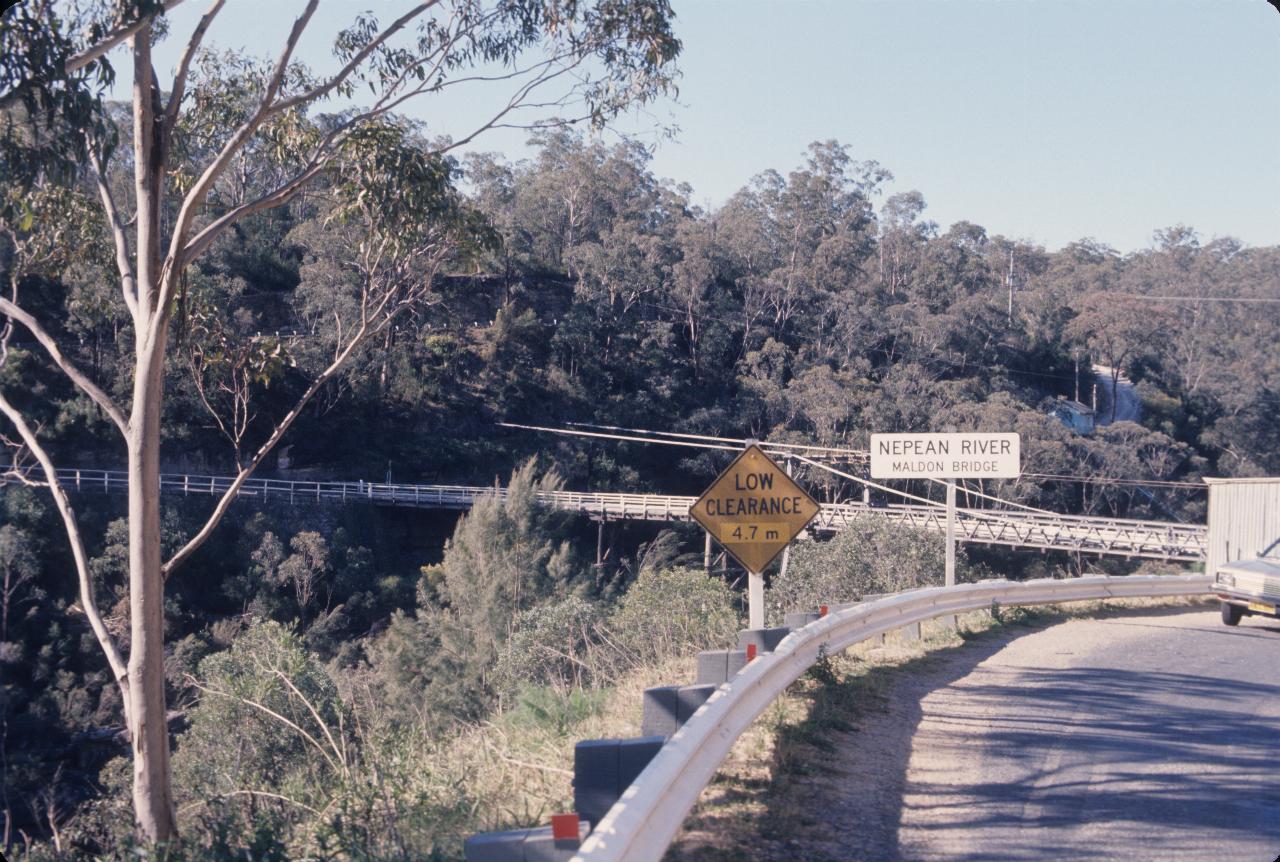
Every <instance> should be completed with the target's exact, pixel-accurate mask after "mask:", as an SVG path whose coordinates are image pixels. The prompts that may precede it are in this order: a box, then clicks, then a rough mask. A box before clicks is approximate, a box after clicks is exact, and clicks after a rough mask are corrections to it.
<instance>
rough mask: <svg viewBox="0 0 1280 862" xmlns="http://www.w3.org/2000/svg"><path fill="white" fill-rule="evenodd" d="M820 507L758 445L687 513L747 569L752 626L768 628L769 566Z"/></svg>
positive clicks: (737, 462)
mask: <svg viewBox="0 0 1280 862" xmlns="http://www.w3.org/2000/svg"><path fill="white" fill-rule="evenodd" d="M820 509H821V507H820V506H819V505H818V504H817V502H816V501H815V500H814V499H813V498H812V497H810V496H809V493H808V492H807V491H805V490H804V489H803V488H801V487H800V486H799V485H797V484H796V483H795V481H794V480H793V479H792V478H791V477H790V476H788V475H787V474H786V473H784V472H783V471H782V470H781V469H780V468H779V467H778V465H777V464H775V463H774V462H773V459H771V458H770V457H769V456H768V455H767V454H765V452H764V450H762V449H761V448H760V447H759V446H756V445H755V444H752V445H750V446H748V447H747V448H746V449H745V450H744V451H743V452H742V454H741V455H739V456H738V457H737V458H735V459H734V460H733V463H732V464H730V465H729V466H728V467H726V468H725V471H724V472H723V473H721V474H720V475H719V477H717V478H716V480H715V481H714V482H712V483H711V487H710V488H708V489H707V490H706V491H705V492H704V493H703V495H702V496H701V497H699V498H698V499H697V500H696V501H695V502H694V504H693V505H692V506H690V507H689V516H690V517H692V518H693V519H694V520H695V521H697V522H698V523H699V524H701V525H702V526H703V528H704V529H705V530H706V531H707V533H708V535H710V536H712V537H713V538H714V539H715V540H716V541H717V542H719V543H720V545H721V546H722V547H723V548H724V549H725V551H727V552H728V553H729V554H730V555H731V556H732V557H733V558H734V559H735V560H737V561H738V562H739V563H741V564H742V567H743V568H744V569H746V570H747V574H748V575H749V578H748V581H747V617H748V624H749V625H750V627H751V628H753V629H759V628H764V570H765V568H766V567H767V566H768V565H769V563H771V562H773V560H774V558H775V557H777V556H778V554H779V553H780V552H782V550H783V549H784V548H786V547H787V545H788V544H790V542H791V540H792V539H794V538H795V537H796V536H797V535H798V534H799V533H800V531H801V530H803V529H804V528H805V525H807V524H808V523H809V522H810V521H811V520H813V517H814V516H815V515H817V514H818V512H819V510H820Z"/></svg>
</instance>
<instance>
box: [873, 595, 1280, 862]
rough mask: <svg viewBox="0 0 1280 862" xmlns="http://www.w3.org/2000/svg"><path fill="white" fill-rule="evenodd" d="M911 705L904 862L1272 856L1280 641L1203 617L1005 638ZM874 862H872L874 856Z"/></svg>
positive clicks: (1268, 623) (890, 851) (1269, 629)
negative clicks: (914, 712)
mask: <svg viewBox="0 0 1280 862" xmlns="http://www.w3.org/2000/svg"><path fill="white" fill-rule="evenodd" d="M917 703H918V707H919V709H918V713H917V714H918V717H919V720H918V723H917V724H916V726H915V731H914V734H913V736H912V739H911V745H910V757H909V762H908V766H907V770H906V776H905V782H904V784H903V786H902V795H901V796H900V812H899V815H900V816H899V823H898V829H897V830H896V831H897V842H896V843H897V846H896V847H883V848H882V850H883V851H884V856H883V857H882V858H900V859H904V860H906V859H911V860H942V859H947V860H979V859H981V860H1032V859H1035V860H1041V859H1047V858H1053V859H1080V860H1095V859H1096V860H1103V859H1150V860H1173V859H1179V860H1182V859H1185V860H1206V859H1221V860H1262V862H1271V860H1273V859H1275V858H1276V856H1277V855H1278V854H1280V626H1277V625H1276V624H1275V621H1273V620H1260V619H1250V620H1246V621H1245V622H1244V623H1242V625H1241V626H1240V627H1239V628H1237V629H1229V628H1226V627H1224V626H1222V625H1221V623H1220V622H1219V621H1218V619H1217V614H1216V613H1215V612H1212V611H1193V612H1188V611H1185V610H1184V611H1181V612H1177V613H1166V614H1156V615H1153V614H1143V615H1133V616H1126V617H1118V618H1112V619H1105V620H1098V621H1073V622H1068V623H1063V624H1059V625H1056V626H1053V627H1051V628H1049V629H1046V630H1044V631H1040V632H1035V633H1032V634H1029V635H1026V636H1023V637H1021V638H1017V639H1014V640H1011V641H1010V642H1008V643H1007V644H1006V645H1004V646H1003V647H1002V648H999V649H997V650H995V651H993V652H991V653H990V655H988V656H987V657H986V658H984V659H983V660H982V661H980V662H979V663H977V664H976V666H973V667H972V668H971V669H970V670H969V671H968V672H967V673H965V674H963V675H962V676H958V677H956V678H955V679H953V680H952V681H950V682H949V683H947V684H945V685H943V686H941V687H939V688H936V689H935V690H933V691H931V692H930V693H928V694H927V695H926V696H924V697H923V699H921V700H919V701H917ZM870 858H874V857H870Z"/></svg>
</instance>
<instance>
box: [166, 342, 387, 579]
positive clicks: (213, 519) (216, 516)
mask: <svg viewBox="0 0 1280 862" xmlns="http://www.w3.org/2000/svg"><path fill="white" fill-rule="evenodd" d="M371 332H372V330H370V329H369V328H367V327H364V328H362V329H361V330H360V331H357V333H356V335H355V336H354V337H353V338H352V339H351V341H350V342H349V343H348V344H347V346H346V348H344V349H343V350H342V352H341V353H339V354H338V355H337V356H336V357H334V359H333V361H332V362H330V363H329V365H328V367H327V368H325V369H324V371H322V372H320V374H319V376H317V377H316V379H315V380H313V381H312V382H311V385H310V386H308V387H307V391H306V392H304V393H303V394H302V397H300V398H299V399H298V401H297V403H295V404H294V405H293V409H291V410H290V411H289V412H288V413H286V414H285V416H284V418H283V419H281V420H280V422H279V424H277V425H276V428H275V430H274V431H273V432H272V433H271V436H270V437H269V438H268V439H267V442H265V443H263V444H262V446H261V447H260V448H259V449H258V451H257V452H255V453H254V455H253V458H252V459H250V461H249V463H248V464H247V465H246V466H245V467H243V468H242V469H241V470H240V472H239V473H237V474H236V477H235V479H233V480H232V482H231V485H230V487H228V488H227V490H226V492H225V493H223V495H222V497H221V498H219V500H218V503H217V505H216V506H214V509H213V513H212V514H211V515H210V516H209V520H208V521H206V522H205V525H204V526H203V527H201V528H200V532H198V533H196V534H195V535H194V536H192V537H191V540H190V541H189V542H187V543H186V544H185V545H183V546H182V548H181V549H180V550H179V551H178V552H177V553H175V554H174V555H173V556H172V557H170V558H169V561H168V562H166V563H165V564H164V567H163V572H164V577H165V579H166V580H168V578H169V576H170V575H172V574H173V571H174V569H176V568H177V567H178V566H180V565H182V564H183V563H184V562H186V560H187V558H188V557H190V556H191V555H192V554H194V553H195V552H196V551H197V550H198V549H199V548H200V546H201V545H203V544H204V543H205V542H206V541H207V540H208V538H209V536H210V535H212V534H213V531H214V529H215V528H216V527H217V526H218V524H219V522H221V521H222V516H223V515H225V514H226V513H227V509H228V508H230V506H231V504H232V502H234V501H235V499H236V495H237V494H239V492H240V488H241V487H242V486H243V485H244V482H245V480H246V479H248V478H249V477H250V476H252V475H253V471H254V470H256V469H258V465H259V464H261V463H262V460H263V459H264V458H266V457H267V455H268V454H269V453H270V452H271V450H272V449H274V448H275V445H276V444H277V443H279V442H280V438H281V437H283V436H284V435H285V432H286V431H288V430H289V428H290V426H292V425H293V423H294V421H295V420H296V419H297V418H298V417H299V416H300V415H302V411H303V409H304V408H305V407H306V406H307V404H308V403H309V402H310V401H311V399H312V397H314V396H315V394H316V393H317V392H319V391H320V387H322V386H324V384H325V383H326V382H327V381H328V380H329V378H331V377H332V376H333V375H334V374H336V373H337V371H338V369H339V368H341V367H342V364H343V363H344V362H346V361H347V357H348V356H350V355H351V354H352V353H354V352H355V349H356V348H357V347H359V346H360V344H361V343H363V341H364V339H365V337H366V336H368V335H369V334H371Z"/></svg>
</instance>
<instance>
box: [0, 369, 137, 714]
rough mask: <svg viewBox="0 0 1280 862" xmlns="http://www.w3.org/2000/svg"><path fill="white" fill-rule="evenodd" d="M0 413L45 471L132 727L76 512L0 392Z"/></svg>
mask: <svg viewBox="0 0 1280 862" xmlns="http://www.w3.org/2000/svg"><path fill="white" fill-rule="evenodd" d="M0 413H3V414H4V415H5V416H6V417H7V418H8V420H9V421H10V422H12V423H13V426H14V427H15V428H17V429H18V434H19V436H21V437H22V442H23V443H24V444H26V447H27V449H28V450H29V451H30V452H31V454H32V455H34V456H35V458H36V460H37V461H39V462H40V468H41V469H42V470H43V471H44V477H45V481H46V482H47V483H48V485H49V492H50V493H51V494H52V495H53V502H54V505H56V506H57V508H58V514H59V515H61V516H62V525H63V527H65V528H66V531H67V538H68V540H69V541H70V543H71V556H72V557H73V559H74V560H75V565H76V575H77V577H78V580H79V583H80V603H81V604H82V605H84V614H85V616H86V617H87V618H88V620H89V626H90V627H91V628H92V629H93V634H94V636H95V637H97V639H98V643H99V644H100V645H101V647H102V651H103V652H104V653H105V654H106V656H107V664H109V665H110V666H111V673H112V674H113V675H114V676H115V680H116V684H117V685H118V686H120V692H121V694H122V695H124V710H125V723H126V724H128V725H129V726H131V727H132V722H131V721H130V718H129V671H128V667H127V666H126V665H125V662H124V658H123V657H122V656H121V655H120V650H119V648H118V647H117V646H116V642H115V640H114V639H113V638H112V637H111V633H110V632H109V631H107V626H106V624H105V623H104V622H103V621H102V614H101V612H100V611H99V610H98V601H97V599H95V598H94V595H93V582H92V580H91V578H90V575H89V558H88V555H87V554H86V553H85V550H84V540H83V539H82V538H81V536H80V526H79V524H78V523H77V522H76V513H75V510H74V509H72V508H71V501H70V500H69V499H68V498H67V492H66V491H65V490H64V489H63V487H62V484H61V483H60V482H59V481H58V472H57V469H56V468H55V467H54V465H53V461H52V459H50V457H49V453H48V452H46V451H45V449H44V446H42V445H41V444H40V441H39V439H37V438H36V435H35V432H33V431H32V430H31V426H29V425H28V424H27V421H26V419H24V418H23V416H22V413H20V412H19V411H18V409H17V408H16V407H14V406H13V405H12V404H11V403H10V402H9V400H8V399H7V398H6V397H5V395H4V393H3V392H0Z"/></svg>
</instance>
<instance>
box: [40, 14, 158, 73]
mask: <svg viewBox="0 0 1280 862" xmlns="http://www.w3.org/2000/svg"><path fill="white" fill-rule="evenodd" d="M182 2H183V0H165V2H164V7H163V11H165V12H168V11H170V10H171V9H173V8H174V7H175V6H178V5H180V4H181V3H182ZM156 14H158V13H156ZM153 18H155V14H151V15H144V16H143V17H142V18H140V19H138V20H137V21H134V22H132V23H129V24H121V25H120V26H119V27H117V28H116V29H114V30H112V31H111V32H110V33H107V34H106V35H105V36H103V37H102V38H101V39H99V40H98V41H97V42H95V43H94V44H93V45H90V46H89V47H88V48H85V49H84V50H83V51H81V52H80V53H78V54H72V55H71V56H70V57H68V58H67V62H66V65H65V66H64V67H63V68H64V69H65V70H66V73H67V74H68V75H70V74H72V73H73V72H78V71H80V70H81V69H83V68H84V67H85V66H87V65H89V64H90V63H92V62H93V61H94V60H97V59H98V58H99V57H101V56H103V55H104V54H106V53H107V52H108V51H110V50H111V49H112V48H114V47H115V46H117V45H119V44H120V43H121V42H123V41H124V40H126V39H128V38H129V37H130V36H132V35H133V34H135V33H137V32H138V31H139V30H141V29H142V28H143V27H145V26H147V25H148V24H150V23H151V20H152V19H153Z"/></svg>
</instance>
